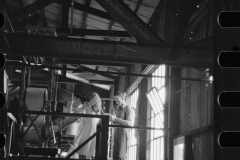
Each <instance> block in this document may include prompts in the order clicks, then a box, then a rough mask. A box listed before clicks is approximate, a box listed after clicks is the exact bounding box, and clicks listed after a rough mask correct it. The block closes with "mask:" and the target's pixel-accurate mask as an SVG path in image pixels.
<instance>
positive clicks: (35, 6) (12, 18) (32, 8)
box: [9, 0, 56, 22]
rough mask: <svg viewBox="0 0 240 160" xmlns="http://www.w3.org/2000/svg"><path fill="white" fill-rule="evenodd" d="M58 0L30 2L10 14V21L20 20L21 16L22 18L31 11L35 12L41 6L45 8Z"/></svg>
mask: <svg viewBox="0 0 240 160" xmlns="http://www.w3.org/2000/svg"><path fill="white" fill-rule="evenodd" d="M55 1H56V0H41V1H36V2H34V3H32V4H29V5H27V6H25V7H23V8H21V9H19V10H17V11H15V12H13V13H11V14H10V15H9V18H10V22H14V21H16V20H18V19H19V18H22V17H24V16H26V15H28V14H30V13H33V12H34V11H37V10H39V9H41V8H44V7H46V6H48V5H50V4H52V3H54V2H55Z"/></svg>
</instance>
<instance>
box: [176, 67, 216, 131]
mask: <svg viewBox="0 0 240 160" xmlns="http://www.w3.org/2000/svg"><path fill="white" fill-rule="evenodd" d="M203 74H204V72H202V71H198V70H195V69H189V68H188V69H187V68H184V69H182V77H188V78H198V77H200V76H201V75H203ZM203 78H206V76H204V77H203ZM191 82H192V81H186V80H182V81H181V88H184V87H185V86H187V85H188V84H189V83H191ZM212 107H213V106H212V84H209V83H206V82H198V81H196V82H194V83H192V84H191V85H189V86H188V87H186V88H185V89H183V90H182V91H181V92H180V132H181V133H186V132H189V131H192V130H195V129H199V128H202V127H204V126H207V125H209V124H211V122H212V121H211V119H212V116H211V115H212Z"/></svg>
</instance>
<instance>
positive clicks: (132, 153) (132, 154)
mask: <svg viewBox="0 0 240 160" xmlns="http://www.w3.org/2000/svg"><path fill="white" fill-rule="evenodd" d="M138 95H139V90H138V89H137V90H136V91H134V92H133V94H132V95H131V97H130V100H131V107H132V108H133V109H134V111H136V108H137V101H138ZM133 124H134V123H133ZM137 144H138V143H137V138H136V137H135V129H130V137H129V144H128V159H129V160H130V159H131V160H136V158H137Z"/></svg>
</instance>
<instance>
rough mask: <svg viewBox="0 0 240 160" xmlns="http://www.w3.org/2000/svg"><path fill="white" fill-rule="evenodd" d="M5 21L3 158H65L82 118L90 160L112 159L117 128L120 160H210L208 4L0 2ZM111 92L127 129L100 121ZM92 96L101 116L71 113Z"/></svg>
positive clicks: (110, 107) (209, 0)
mask: <svg viewBox="0 0 240 160" xmlns="http://www.w3.org/2000/svg"><path fill="white" fill-rule="evenodd" d="M4 15H5V19H6V24H5V26H4V45H3V47H1V52H3V53H4V56H5V59H6V63H5V69H4V92H5V94H6V99H7V101H6V105H5V113H7V114H6V115H5V118H4V119H5V124H4V130H3V131H1V132H3V133H4V134H5V136H6V145H5V148H4V157H5V158H8V159H10V160H15V159H16V160H17V159H21V160H25V159H33V158H34V159H39V160H40V159H50V160H51V159H59V158H63V159H64V158H65V159H66V158H67V159H68V158H70V157H69V156H67V157H66V153H67V151H68V149H69V147H70V145H71V143H73V141H74V139H75V138H76V135H77V132H78V122H77V121H76V117H77V118H79V117H80V118H81V117H82V118H87V117H89V118H99V119H101V123H100V124H99V125H98V126H97V128H98V129H97V132H96V133H94V134H93V135H89V137H90V139H91V138H96V146H95V147H96V152H95V155H94V156H92V157H91V158H90V159H95V160H98V159H99V160H100V159H106V160H107V159H108V160H115V159H113V149H114V147H113V146H114V144H115V143H114V141H113V138H114V137H113V136H114V131H115V129H116V128H117V127H122V128H129V131H130V136H129V138H128V145H127V159H128V160H213V127H212V126H213V83H214V79H213V78H214V77H213V38H212V37H213V25H214V21H213V17H214V10H213V0H195V1H192V0H185V1H183V0H5V1H4ZM118 91H121V92H123V93H125V94H126V103H127V104H128V105H129V106H130V107H131V108H132V109H133V111H134V114H135V116H134V124H133V125H132V126H131V127H128V126H124V125H121V126H116V125H113V124H112V123H111V121H110V120H109V114H114V107H116V102H115V101H114V95H116V93H117V92H118ZM93 92H96V93H98V94H99V96H100V98H101V102H102V109H103V114H101V115H89V114H76V113H72V112H71V107H70V108H69V105H67V104H68V103H69V102H72V101H73V96H74V94H76V93H77V94H79V95H82V96H85V97H89V96H91V94H92V93H93ZM69 119H70V120H71V121H67V120H69ZM86 143H87V142H86ZM81 145H83V146H84V145H85V144H81ZM71 159H74V158H71ZM78 159H81V158H78ZM82 159H85V158H82Z"/></svg>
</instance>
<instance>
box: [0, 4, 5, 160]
mask: <svg viewBox="0 0 240 160" xmlns="http://www.w3.org/2000/svg"><path fill="white" fill-rule="evenodd" d="M3 7H4V1H3V0H0V45H1V46H0V47H3V42H4V37H3V32H4V30H3V27H4V25H5V24H4V23H5V19H4V18H5V17H4V8H3ZM0 56H1V57H0V63H1V64H0V74H1V76H0V77H1V84H0V93H1V95H0V96H1V101H0V103H1V105H0V159H3V158H4V146H5V142H6V140H5V139H6V138H5V134H4V127H5V126H4V124H5V123H4V117H5V116H4V112H3V108H4V105H5V96H4V84H3V83H4V80H3V79H4V78H3V77H4V64H5V58H4V55H3V53H0Z"/></svg>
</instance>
